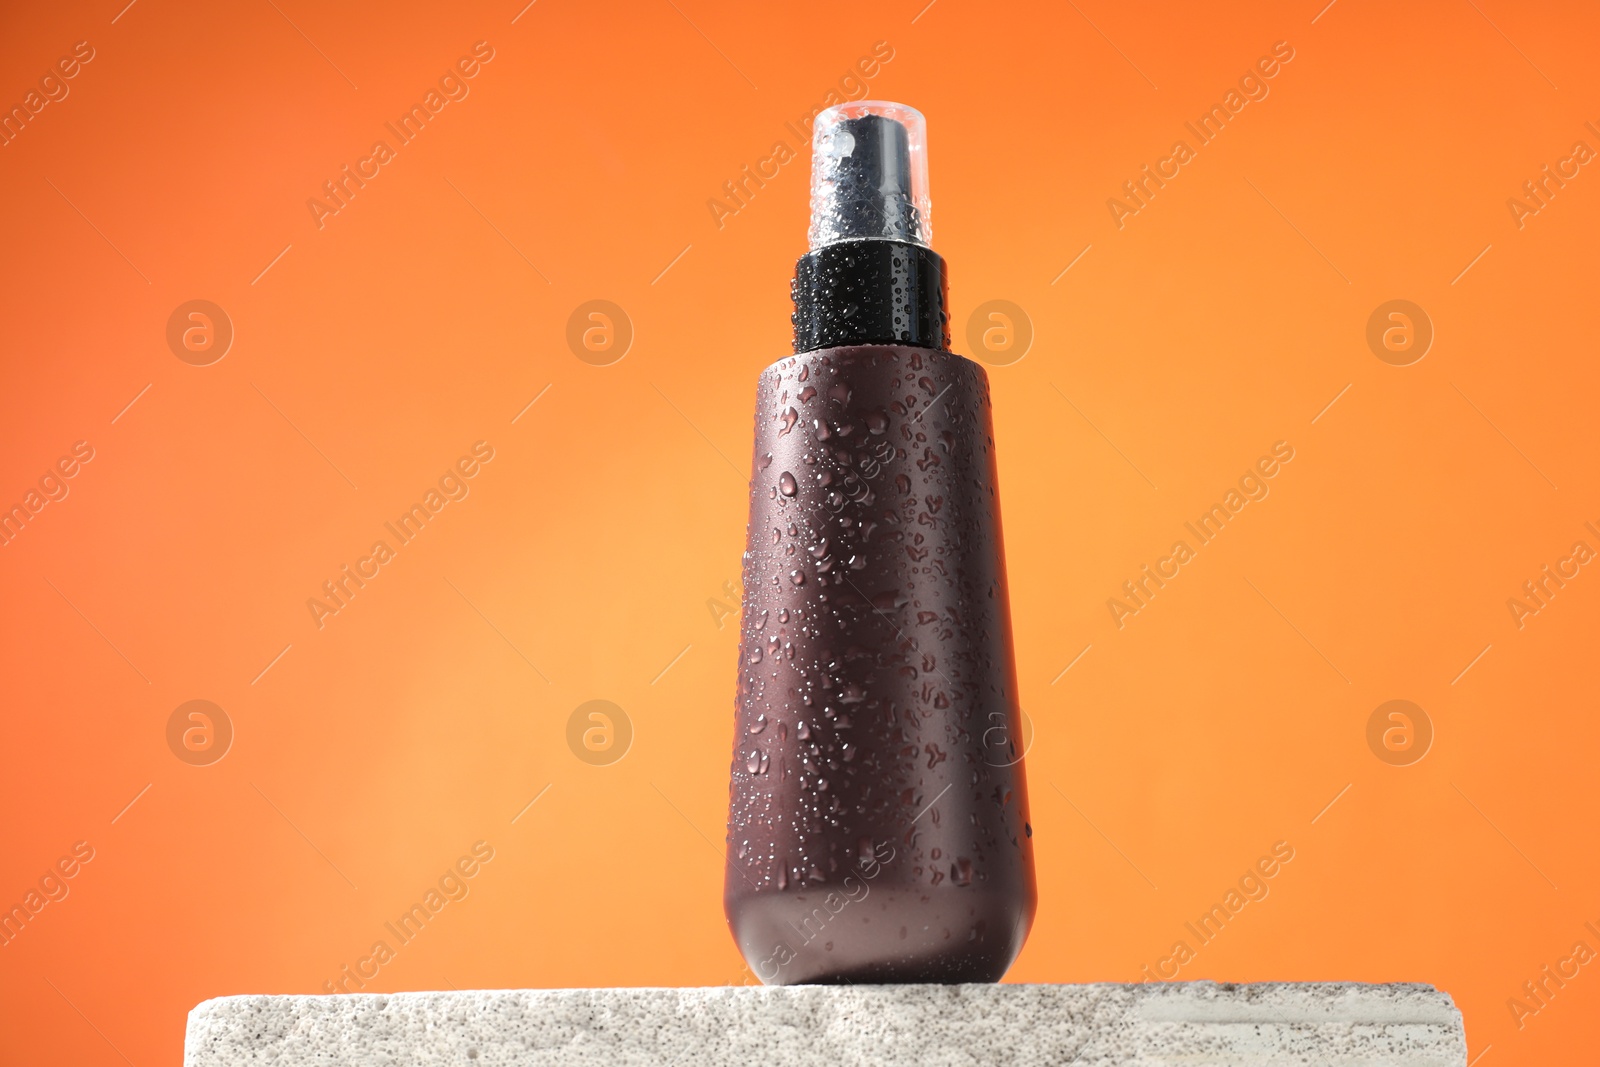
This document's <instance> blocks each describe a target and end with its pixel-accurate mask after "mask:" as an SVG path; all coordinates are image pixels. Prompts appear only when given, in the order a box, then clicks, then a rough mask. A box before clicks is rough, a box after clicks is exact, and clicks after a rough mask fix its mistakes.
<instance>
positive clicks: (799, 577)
mask: <svg viewBox="0 0 1600 1067" xmlns="http://www.w3.org/2000/svg"><path fill="white" fill-rule="evenodd" d="M789 580H790V581H791V582H793V583H794V584H795V585H805V584H806V576H805V574H804V573H802V572H801V571H790V572H789Z"/></svg>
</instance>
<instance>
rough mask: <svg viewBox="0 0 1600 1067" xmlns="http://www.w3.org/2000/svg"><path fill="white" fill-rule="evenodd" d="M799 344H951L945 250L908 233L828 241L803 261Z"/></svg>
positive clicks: (798, 275)
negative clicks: (906, 235)
mask: <svg viewBox="0 0 1600 1067" xmlns="http://www.w3.org/2000/svg"><path fill="white" fill-rule="evenodd" d="M790 295H791V296H792V297H793V299H794V314H793V316H791V318H792V320H793V322H794V350H795V352H796V353H801V352H813V351H816V350H817V349H819V348H836V347H839V346H842V345H910V346H912V347H916V348H936V349H940V350H948V349H949V348H950V315H949V301H950V293H949V285H948V282H947V280H946V277H945V263H944V259H943V257H941V256H940V255H939V253H937V252H935V251H934V250H933V249H931V248H928V247H926V246H924V245H919V244H912V243H910V242H908V241H885V240H853V241H839V242H837V243H835V244H830V245H824V246H823V247H822V248H819V249H817V250H816V251H814V252H808V253H806V254H805V255H803V256H801V257H800V260H799V262H798V263H796V264H795V270H794V282H793V283H792V284H791V285H790Z"/></svg>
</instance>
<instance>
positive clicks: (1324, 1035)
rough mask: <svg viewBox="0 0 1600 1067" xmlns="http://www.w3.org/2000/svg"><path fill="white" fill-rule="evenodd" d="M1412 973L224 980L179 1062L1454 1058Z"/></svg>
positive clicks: (1427, 993)
mask: <svg viewBox="0 0 1600 1067" xmlns="http://www.w3.org/2000/svg"><path fill="white" fill-rule="evenodd" d="M1466 1062H1467V1047H1466V1035H1465V1032H1464V1031H1463V1029H1462V1025H1461V1013H1460V1012H1459V1011H1457V1010H1456V1007H1455V1004H1454V1003H1453V1002H1452V1001H1451V999H1450V996H1449V994H1447V993H1442V992H1440V991H1438V990H1436V989H1434V988H1433V987H1432V986H1428V985H1415V984H1397V985H1361V984H1356V983H1342V982H1340V983H1334V982H1330V983H1263V984H1259V985H1231V984H1217V983H1215V982H1175V983H1170V984H1154V983H1151V984H1145V985H1110V984H1102V985H964V986H939V985H896V986H785V987H759V986H754V987H746V986H716V987H710V988H698V989H508V990H484V991H470V992H454V993H389V994H356V995H352V996H236V997H220V998H218V999H216V1000H208V1001H206V1002H205V1003H203V1004H201V1005H199V1006H198V1007H196V1008H195V1009H194V1010H193V1011H192V1012H190V1013H189V1028H188V1033H187V1036H186V1040H185V1042H184V1064H185V1065H186V1067H234V1065H238V1064H253V1065H271V1067H334V1065H343V1064H351V1065H355V1064H361V1065H363V1067H365V1065H373V1067H391V1065H392V1067H400V1065H408V1067H409V1065H419V1067H421V1065H427V1067H435V1065H438V1067H445V1065H450V1067H501V1065H512V1064H515V1065H517V1067H534V1065H543V1064H562V1065H567V1064H582V1065H589V1064H607V1065H610V1064H618V1065H623V1064H626V1065H635V1064H638V1065H644V1064H685V1063H690V1064H694V1065H695V1067H721V1065H724V1064H727V1065H734V1064H737V1065H739V1067H745V1065H748V1064H758V1065H761V1067H789V1065H794V1067H811V1065H816V1067H854V1065H857V1064H860V1065H863V1067H865V1065H877V1064H916V1065H919V1067H920V1065H939V1067H943V1065H952V1067H953V1065H958V1064H960V1065H965V1064H1041V1065H1044V1064H1049V1065H1055V1067H1067V1065H1069V1064H1070V1065H1074V1067H1079V1065H1081V1067H1096V1065H1102V1064H1118V1065H1130V1067H1131V1065H1149V1067H1155V1065H1175V1064H1183V1065H1185V1067H1199V1065H1218V1067H1221V1065H1224V1064H1226V1065H1240V1067H1265V1065H1268V1064H1271V1065H1274V1067H1277V1065H1290V1064H1293V1065H1295V1067H1323V1065H1327V1067H1334V1065H1338V1067H1356V1065H1360V1067H1378V1065H1405V1067H1464V1065H1465V1064H1466Z"/></svg>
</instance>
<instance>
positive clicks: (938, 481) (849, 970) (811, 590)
mask: <svg viewBox="0 0 1600 1067" xmlns="http://www.w3.org/2000/svg"><path fill="white" fill-rule="evenodd" d="M816 127H817V132H816V156H815V159H814V164H813V165H814V168H815V170H814V174H813V225H812V251H811V252H810V253H808V254H807V255H806V256H805V257H802V259H801V261H800V264H799V267H798V269H797V272H796V280H795V307H796V311H795V328H796V343H795V348H796V352H797V353H799V354H797V355H795V356H791V357H788V358H785V359H783V360H780V361H778V362H777V363H774V364H773V365H772V366H770V367H768V368H767V369H766V371H765V372H763V374H762V375H761V379H760V384H759V386H758V390H757V402H756V427H755V456H754V470H753V474H752V478H751V488H750V525H749V530H748V550H747V552H746V555H745V563H744V612H743V616H742V620H741V627H742V633H741V642H740V655H739V686H738V712H737V722H736V737H735V740H734V752H733V764H732V773H731V784H730V801H729V818H728V841H727V876H726V881H725V890H724V903H725V907H726V911H727V916H728V922H729V925H730V927H731V928H732V931H733V934H734V937H735V939H736V941H737V942H738V944H739V948H740V950H741V951H742V952H743V954H744V956H745V959H746V961H747V962H748V963H749V965H750V968H751V970H752V971H753V972H754V973H755V975H756V976H757V977H758V978H759V979H760V980H761V981H762V982H765V983H768V984H793V983H799V982H812V983H827V982H980V981H997V980H999V978H1000V977H1001V976H1002V975H1003V974H1004V973H1005V971H1006V969H1007V968H1008V967H1009V966H1010V965H1011V962H1012V961H1013V960H1014V959H1015V958H1016V955H1017V953H1018V951H1020V949H1021V947H1022V943H1023V941H1024V939H1025V938H1026V937H1027V934H1028V930H1029V927H1030V926H1031V924H1032V921H1033V913H1034V907H1035V900H1036V896H1035V890H1034V881H1033V853H1032V845H1031V841H1030V838H1031V837H1032V828H1031V827H1030V826H1029V824H1028V813H1027V790H1026V786H1025V782H1024V777H1023V768H1022V762H1021V760H1022V749H1021V747H1020V741H1021V733H1020V722H1019V708H1018V704H1017V687H1016V675H1015V670H1014V667H1013V663H1012V652H1011V633H1010V616H1009V608H1008V603H1007V594H1006V581H1005V568H1004V562H1003V556H1002V550H1001V536H1000V515H999V502H998V496H997V492H996V481H995V459H994V438H993V432H992V428H991V423H990V406H989V390H988V380H987V377H986V376H985V374H984V371H983V369H982V368H981V367H979V366H978V365H977V364H975V363H973V362H971V361H969V360H967V359H965V358H963V357H961V356H958V355H955V354H953V353H951V352H950V351H948V348H949V331H948V317H947V314H946V311H945V307H946V298H945V278H944V264H943V261H942V260H941V259H940V258H939V257H938V256H937V254H935V253H934V252H932V250H931V249H929V248H928V247H927V224H926V217H927V198H926V188H927V186H926V170H925V158H924V157H923V154H922V153H923V145H924V144H925V141H924V139H923V135H922V119H921V116H920V115H918V114H917V113H916V112H915V111H912V110H911V109H910V108H905V107H903V106H901V105H894V104H879V103H872V102H863V103H858V104H852V105H845V106H843V107H841V108H834V109H831V110H830V111H828V112H824V113H823V114H822V115H820V116H819V117H818V118H817V121H816ZM919 166H920V168H921V169H919ZM819 216H820V222H819ZM819 229H820V233H821V240H819Z"/></svg>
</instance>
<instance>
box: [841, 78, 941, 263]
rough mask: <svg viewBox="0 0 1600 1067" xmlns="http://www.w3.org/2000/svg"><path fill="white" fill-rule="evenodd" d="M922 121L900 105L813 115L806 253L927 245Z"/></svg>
mask: <svg viewBox="0 0 1600 1067" xmlns="http://www.w3.org/2000/svg"><path fill="white" fill-rule="evenodd" d="M931 207H932V204H931V202H930V201H929V199H928V123H927V121H926V120H925V119H924V118H923V117H922V112H920V111H918V110H917V109H916V108H911V107H907V106H906V105H904V104H893V103H888V102H886V101H882V100H858V101H855V102H854V103H849V104H839V105H837V106H835V107H830V108H828V109H827V110H826V111H824V112H822V113H821V114H820V115H818V116H817V118H816V122H815V124H814V125H813V127H812V134H811V250H812V251H816V250H817V249H819V248H823V247H825V246H827V245H831V244H836V243H837V242H839V241H858V240H863V239H866V240H877V241H909V242H911V243H912V244H919V245H923V246H924V247H931V244H930V242H931V241H932V234H933V231H932V227H931V225H930V224H929V221H928V215H929V211H930V209H931Z"/></svg>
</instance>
